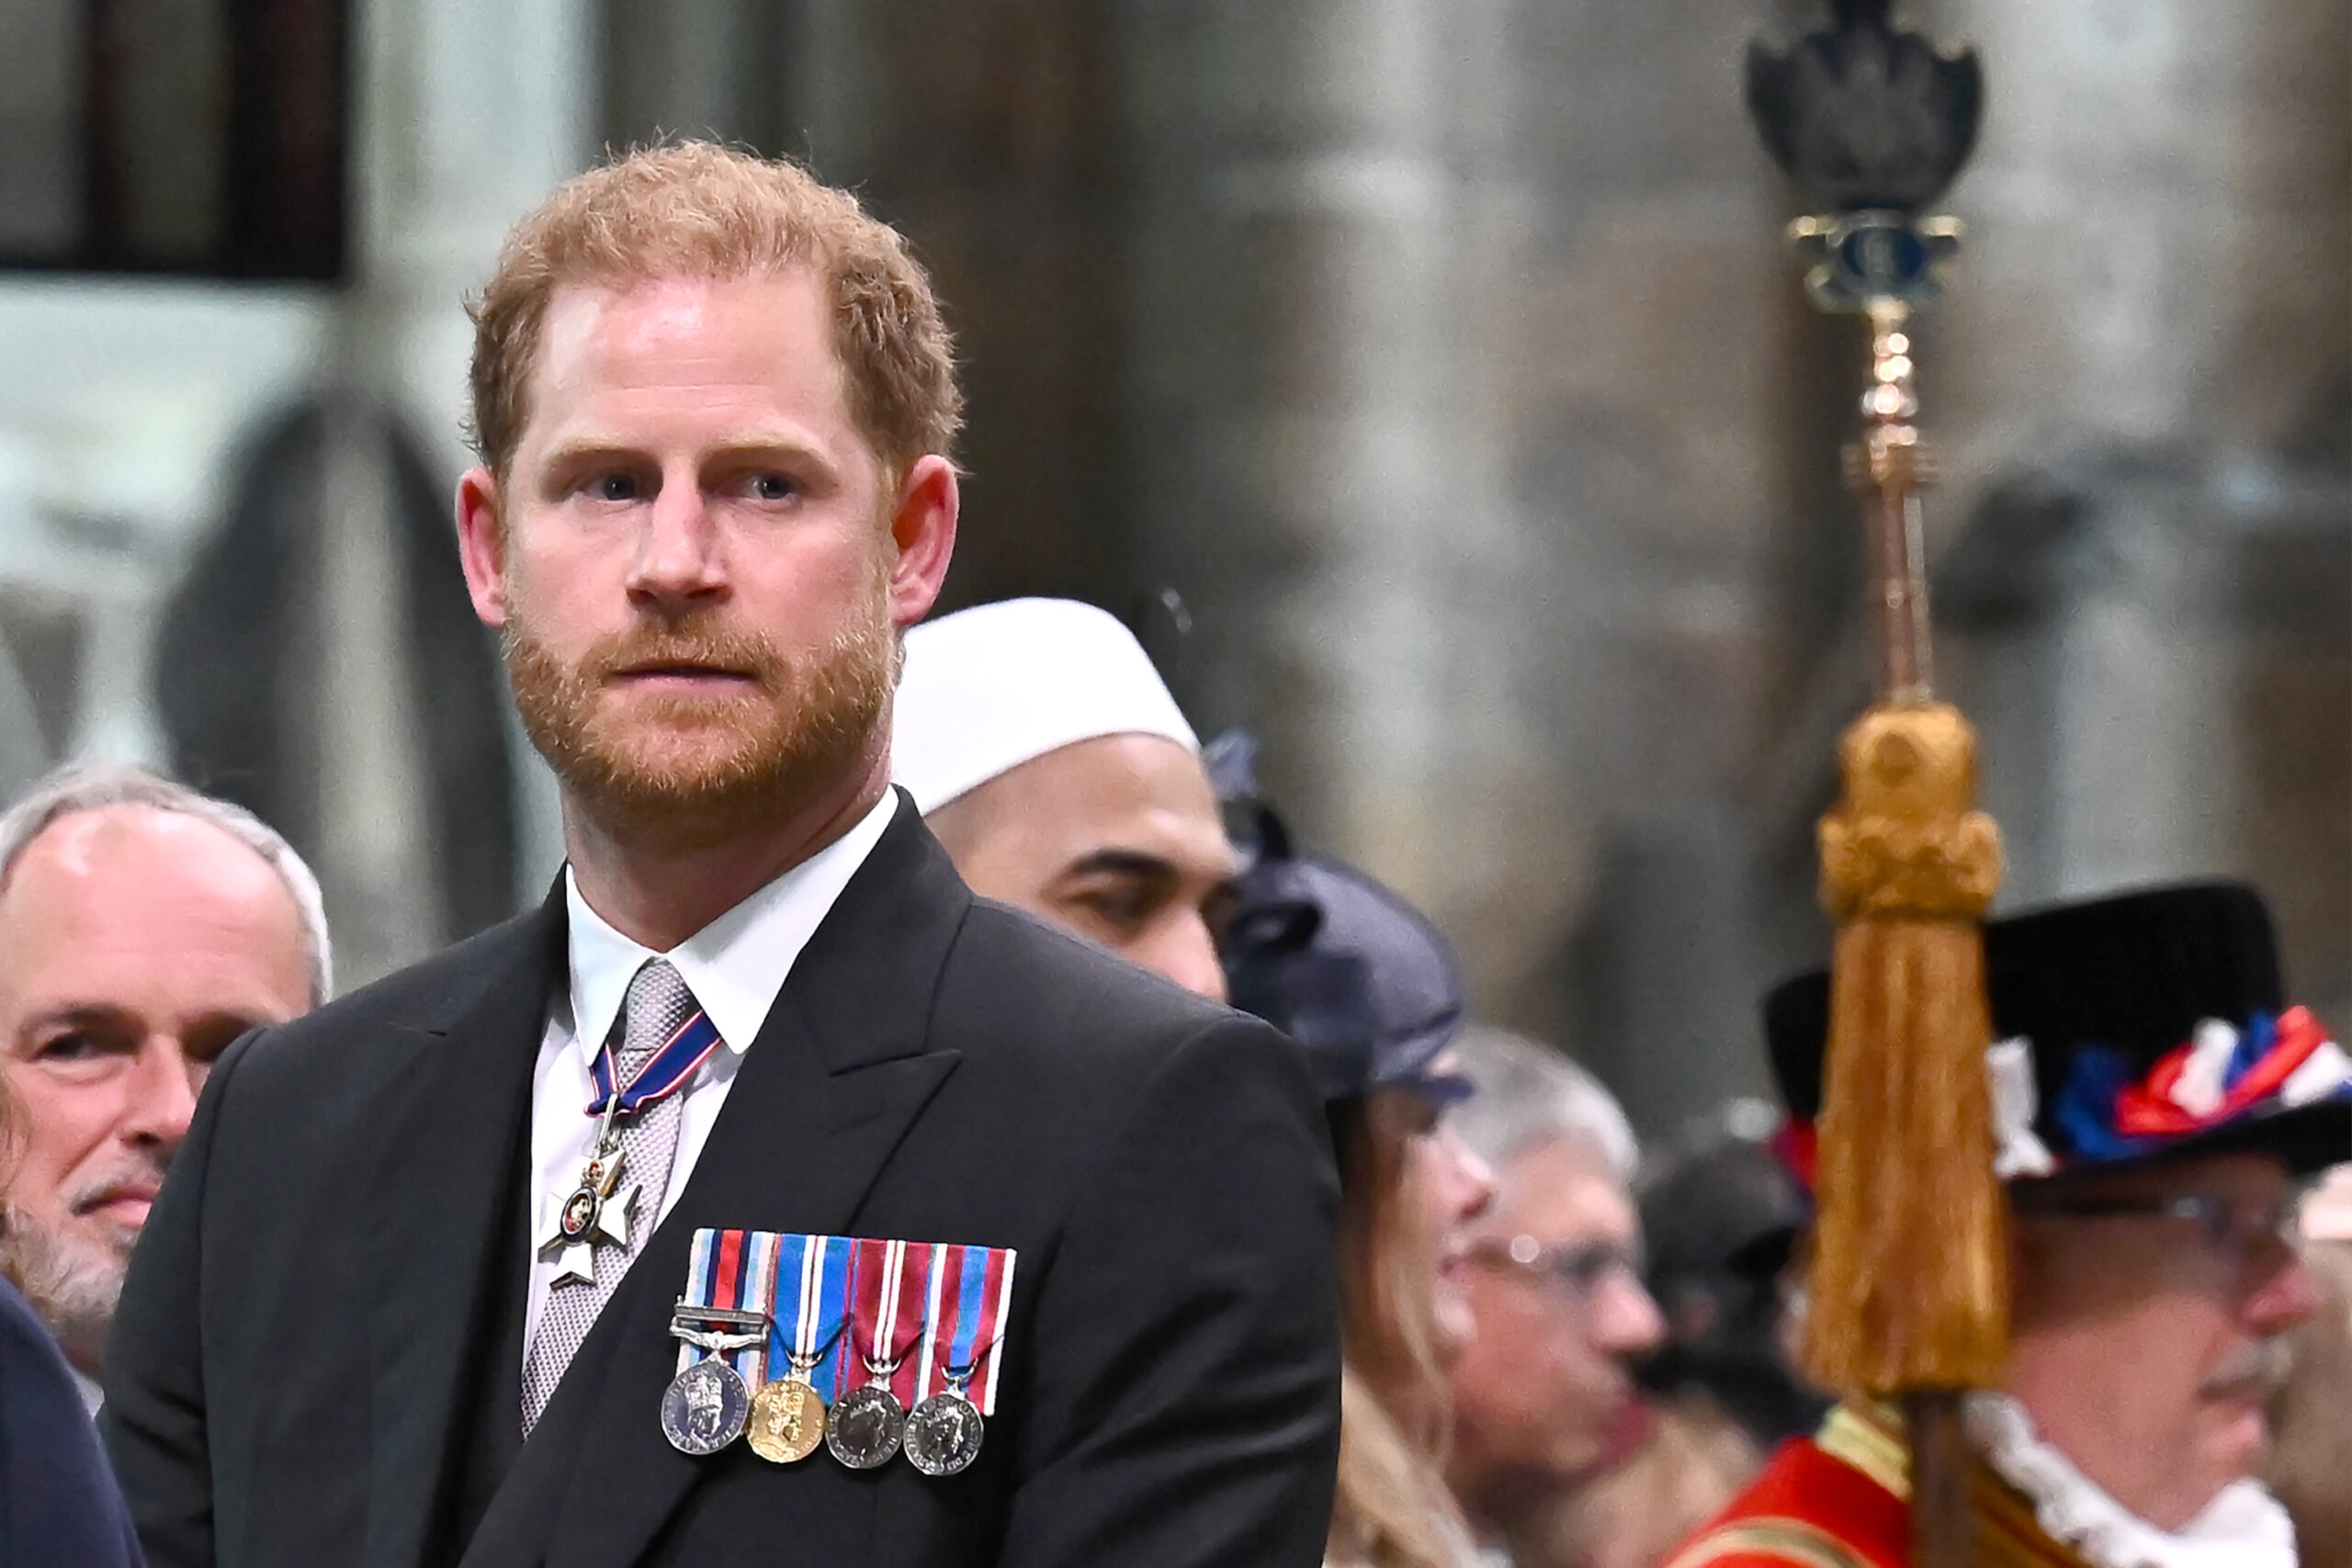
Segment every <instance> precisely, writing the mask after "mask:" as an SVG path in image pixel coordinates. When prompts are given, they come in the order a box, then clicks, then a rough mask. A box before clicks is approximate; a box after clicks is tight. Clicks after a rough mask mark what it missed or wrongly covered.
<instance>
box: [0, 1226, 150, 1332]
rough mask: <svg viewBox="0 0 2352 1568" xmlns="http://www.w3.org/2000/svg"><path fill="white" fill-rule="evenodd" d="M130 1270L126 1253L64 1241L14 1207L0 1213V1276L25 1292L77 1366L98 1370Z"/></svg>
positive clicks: (115, 1249)
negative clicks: (27, 1219)
mask: <svg viewBox="0 0 2352 1568" xmlns="http://www.w3.org/2000/svg"><path fill="white" fill-rule="evenodd" d="M129 1269H130V1257H129V1255H128V1249H127V1248H124V1249H118V1248H116V1247H111V1246H108V1245H107V1244H105V1243H103V1242H99V1243H90V1242H85V1241H83V1240H81V1239H79V1238H78V1237H76V1238H71V1239H66V1238H61V1237H59V1236H56V1235H51V1234H50V1233H48V1232H45V1231H42V1230H40V1229H38V1228H36V1227H35V1226H33V1225H31V1224H28V1223H27V1221H26V1219H25V1217H24V1216H23V1215H22V1214H20V1213H17V1212H16V1211H15V1210H14V1209H13V1208H8V1209H6V1212H5V1213H0V1272H5V1273H6V1275H7V1276H8V1278H9V1279H10V1280H14V1281H15V1282H16V1285H17V1289H18V1290H20V1291H22V1292H24V1293H25V1299H26V1300H27V1301H28V1302H29V1303H32V1308H33V1310H34V1311H35V1312H36V1313H39V1314H40V1319H41V1321H42V1322H43V1323H45V1324H47V1325H49V1331H50V1333H51V1334H52V1335H54V1336H56V1337H57V1342H58V1344H59V1345H60V1346H61V1347H62V1348H64V1351H65V1354H66V1358H67V1359H69V1360H71V1361H73V1362H74V1364H75V1365H76V1366H80V1367H84V1368H85V1369H86V1368H93V1367H96V1365H97V1362H98V1357H99V1354H100V1352H102V1351H103V1350H104V1349H105V1348H106V1339H107V1328H108V1327H109V1326H110V1325H112V1324H113V1323H114V1314H115V1308H116V1307H117V1306H118V1305H119V1303H121V1300H122V1280H123V1275H124V1274H125V1273H126V1272H127V1271H128V1270H129Z"/></svg>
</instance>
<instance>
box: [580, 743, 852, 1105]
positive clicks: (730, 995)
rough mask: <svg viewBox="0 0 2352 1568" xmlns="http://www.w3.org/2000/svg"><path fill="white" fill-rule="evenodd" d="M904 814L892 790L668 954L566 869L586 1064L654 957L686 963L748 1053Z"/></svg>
mask: <svg viewBox="0 0 2352 1568" xmlns="http://www.w3.org/2000/svg"><path fill="white" fill-rule="evenodd" d="M897 807H898V792H897V791H896V790H886V791H884V792H883V795H882V798H881V799H880V800H878V801H876V803H875V805H874V808H873V809H872V810H871V811H868V812H867V813H866V814H865V816H864V817H861V818H858V820H857V821H856V822H855V823H854V825H853V826H852V827H851V828H850V829H849V831H848V832H846V833H843V834H842V836H841V837H840V838H838V839H835V840H833V841H832V842H831V843H830V844H828V845H826V846H825V847H824V848H823V849H821V850H819V851H818V852H816V853H815V854H813V855H810V856H809V858H808V859H807V860H805V861H802V862H801V863H799V864H798V865H796V866H794V867H792V868H791V869H790V870H789V871H786V873H784V874H783V875H781V876H778V877H777V878H775V880H774V881H773V882H770V883H768V884H767V885H766V886H763V887H762V888H761V889H760V890H759V891H758V892H756V893H754V894H752V896H751V897H748V898H746V899H744V900H743V901H742V902H741V903H740V904H738V905H736V906H735V907H734V908H731V909H729V910H728V911H727V912H726V913H725V914H723V915H721V916H719V917H718V919H715V920H713V921H711V922H710V924H708V925H707V926H705V927H703V929H702V930H700V931H696V932H695V934H694V935H692V936H690V937H688V938H687V939H686V940H685V941H684V942H681V943H679V944H678V945H677V946H676V947H674V948H673V949H671V950H670V951H669V952H668V953H655V952H654V951H653V950H652V949H651V948H650V947H645V946H643V945H641V944H639V943H638V942H632V941H630V940H629V939H628V937H625V936H623V935H622V934H621V933H620V932H618V931H615V930H614V929H613V928H612V926H611V925H609V924H608V923H606V921H605V918H604V917H603V916H601V915H599V914H597V913H596V911H595V910H594V909H592V908H589V907H588V901H587V900H586V899H584V898H582V897H581V896H580V884H579V883H578V881H577V880H576V879H574V877H573V876H572V874H571V867H570V866H568V865H567V866H565V867H564V870H563V901H564V907H565V909H566V910H567V912H568V914H569V916H570V922H569V927H568V930H569V933H570V935H569V944H570V947H571V998H570V999H571V1021H572V1038H573V1043H574V1044H575V1046H576V1047H577V1049H578V1050H579V1052H580V1054H581V1056H582V1059H583V1060H593V1059H594V1056H595V1055H596V1053H597V1052H598V1051H600V1050H602V1049H603V1048H604V1044H605V1037H606V1036H607V1035H609V1034H610V1033H611V1032H612V1030H613V1021H614V1020H615V1019H616V1018H618V1017H619V1016H620V1010H621V1002H622V1000H623V998H626V997H627V995H628V983H629V981H630V979H632V978H633V977H634V976H636V974H637V972H638V970H639V968H641V967H642V966H643V965H644V964H645V961H646V960H647V959H649V958H657V957H659V958H667V959H668V960H669V961H670V962H671V963H672V964H675V965H676V966H677V970H678V976H679V978H681V979H683V980H684V981H685V983H686V989H688V990H690V991H692V992H693V993H694V996H695V1001H696V1002H697V1003H699V1004H700V1005H701V1007H702V1010H703V1011H704V1012H706V1013H707V1014H708V1015H709V1017H710V1021H711V1023H712V1024H713V1025H714V1026H715V1027H717V1029H718V1037H719V1039H720V1040H721V1041H723V1042H724V1043H725V1044H726V1046H727V1048H728V1050H729V1051H730V1052H733V1053H735V1054H736V1055H741V1054H742V1052H743V1051H744V1050H745V1049H746V1048H747V1047H749V1046H750V1044H751V1043H752V1040H753V1039H754V1038H756V1037H757V1036H758V1034H759V1032H760V1025H761V1024H763V1023H764V1022H765V1021H767V1016H768V1012H769V1010H771V1009H772V1008H774V1007H775V998H776V993H777V992H778V991H781V990H782V989H783V988H784V982H785V978H786V976H788V975H790V974H791V973H792V965H793V963H794V962H795V961H796V960H797V959H798V958H799V956H800V951H801V949H802V948H804V947H807V946H808V945H809V938H810V937H812V936H814V935H816V933H817V928H818V926H820V924H822V923H823V922H824V919H825V916H826V915H827V914H828V913H830V912H831V909H832V907H833V903H834V901H835V900H836V899H838V898H839V897H841V895H842V889H843V888H844V887H846V886H849V880H850V878H851V877H853V876H854V875H855V874H857V868H858V867H859V866H861V865H864V864H865V857H866V856H867V855H869V854H871V853H872V852H873V850H874V846H875V844H876V842H878V841H879V840H881V837H882V830H883V829H885V828H888V826H889V825H890V818H891V815H892V813H893V812H894V811H896V809H897Z"/></svg>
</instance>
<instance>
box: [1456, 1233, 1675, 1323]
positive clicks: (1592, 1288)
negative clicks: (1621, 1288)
mask: <svg viewBox="0 0 2352 1568" xmlns="http://www.w3.org/2000/svg"><path fill="white" fill-rule="evenodd" d="M1468 1256H1469V1257H1470V1258H1471V1259H1472V1260H1473V1261H1474V1262H1478V1263H1483V1264H1485V1265H1487V1267H1489V1268H1497V1269H1512V1270H1515V1271H1517V1272H1519V1273H1521V1274H1525V1275H1528V1276H1531V1277H1533V1278H1538V1279H1544V1280H1551V1281H1552V1282H1553V1283H1555V1284H1556V1285H1558V1286H1559V1287H1560V1289H1561V1290H1562V1291H1563V1292H1566V1295H1567V1296H1568V1298H1569V1299H1570V1300H1572V1301H1574V1302H1575V1303H1577V1304H1578V1305H1579V1306H1581V1305H1583V1304H1584V1303H1587V1302H1589V1301H1591V1300H1592V1298H1593V1297H1595V1296H1597V1295H1599V1294H1600V1291H1601V1288H1602V1287H1603V1286H1605V1285H1607V1284H1608V1283H1609V1281H1610V1280H1612V1279H1616V1278H1618V1277H1620V1276H1623V1279H1624V1280H1625V1281H1626V1282H1627V1283H1628V1284H1631V1285H1633V1286H1634V1287H1636V1288H1637V1289H1638V1288H1639V1287H1640V1285H1641V1282H1642V1253H1641V1249H1640V1248H1639V1247H1621V1246H1619V1245H1618V1244H1617V1243H1615V1242H1608V1241H1596V1242H1581V1243H1575V1244H1571V1245H1569V1246H1566V1247H1545V1246H1544V1245H1543V1244H1542V1243H1541V1242H1538V1241H1537V1240H1536V1239H1535V1238H1534V1237H1533V1236H1532V1235H1515V1236H1513V1237H1511V1238H1510V1240H1509V1241H1482V1242H1477V1243H1475V1244H1474V1245H1473V1246H1472V1247H1470V1250H1469V1254H1468Z"/></svg>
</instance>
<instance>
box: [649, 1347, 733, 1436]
mask: <svg viewBox="0 0 2352 1568" xmlns="http://www.w3.org/2000/svg"><path fill="white" fill-rule="evenodd" d="M751 1416H752V1391H751V1390H750V1389H748V1388H745V1387H744V1386H743V1380H742V1379H741V1377H739V1376H737V1375H736V1371H735V1369H734V1368H732V1367H730V1366H729V1365H728V1364H727V1363H726V1362H724V1361H721V1360H717V1359H712V1360H705V1361H696V1362H695V1364H694V1365H693V1366H691V1367H688V1368H687V1369H686V1370H685V1371H682V1372H680V1373H679V1374H678V1375H677V1376H676V1377H674V1378H672V1379H671V1380H670V1386H669V1388H668V1389H667V1390H666V1391H664V1392H663V1393H662V1436H663V1437H665V1438H669V1439H670V1446H671V1447H672V1448H673V1449H676V1450H678V1451H679V1452H680V1453H686V1454H696V1455H700V1454H715V1453H717V1452H718V1450H721V1449H723V1448H725V1447H726V1446H727V1445H728V1444H729V1443H731V1442H733V1441H734V1440H735V1439H736V1438H740V1437H741V1436H742V1435H743V1424H744V1423H745V1422H746V1421H748V1420H750V1419H751Z"/></svg>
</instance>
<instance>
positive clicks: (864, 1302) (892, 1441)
mask: <svg viewBox="0 0 2352 1568" xmlns="http://www.w3.org/2000/svg"><path fill="white" fill-rule="evenodd" d="M1013 1260H1014V1255H1013V1253H1012V1250H1011V1249H1009V1248H1006V1247H968V1246H960V1245H956V1244H952V1243H944V1242H941V1243H927V1242H904V1241H882V1240H876V1239H870V1238H867V1237H863V1236H827V1235H786V1234H780V1233H777V1232H775V1231H747V1230H701V1231H697V1232H695V1240H694V1251H693V1254H692V1260H691V1263H690V1265H689V1268H688V1271H687V1278H686V1293H685V1294H684V1295H683V1296H681V1297H679V1298H678V1302H677V1305H676V1308H675V1310H674V1311H673V1314H672V1315H671V1319H670V1332H671V1334H672V1335H673V1337H676V1338H677V1339H678V1341H679V1347H680V1348H679V1356H678V1373H677V1376H676V1377H674V1378H673V1379H672V1380H671V1382H670V1386H669V1388H668V1389H667V1390H666V1391H665V1392H664V1393H663V1394H662V1434H663V1436H665V1437H667V1438H669V1440H670V1442H671V1445H672V1446H673V1447H674V1448H676V1449H678V1450H680V1451H682V1452H684V1453H689V1454H696V1455H700V1454H713V1453H717V1452H718V1451H719V1450H722V1449H724V1448H726V1447H727V1446H728V1445H729V1444H730V1443H732V1442H734V1441H735V1440H736V1438H744V1439H746V1440H747V1441H748V1442H749V1444H750V1446H751V1449H752V1452H753V1453H756V1454H758V1455H759V1456H760V1457H761V1458H762V1459H764V1460H767V1461H771V1462H774V1463H776V1464H793V1463H797V1462H798V1461H801V1460H804V1459H807V1458H809V1456H810V1455H811V1454H813V1453H815V1452H816V1451H817V1450H818V1449H819V1448H820V1447H821V1448H823V1449H824V1450H826V1451H827V1452H828V1453H830V1454H831V1455H832V1456H833V1458H834V1459H836V1460H837V1461H840V1462H841V1463H842V1464H844V1465H847V1466H848V1467H849V1468H851V1469H852V1470H875V1469H878V1468H880V1467H881V1466H883V1465H886V1464H888V1463H889V1462H890V1461H891V1460H893V1459H895V1458H897V1457H898V1456H899V1454H900V1453H904V1454H905V1455H906V1456H907V1460H908V1461H909V1462H910V1463H911V1464H912V1465H913V1466H914V1467H915V1468H916V1469H917V1470H920V1471H922V1472H923V1473H924V1474H926V1475H933V1476H944V1475H954V1474H956V1472H959V1471H963V1470H966V1469H968V1468H969V1467H970V1466H971V1464H972V1461H974V1460H976V1459H978V1457H979V1453H980V1442H981V1438H983V1436H984V1435H985V1432H986V1427H987V1421H986V1418H987V1417H988V1416H993V1415H994V1414H995V1413H996V1389H997V1371H998V1356H997V1348H998V1344H999V1342H1000V1340H1001V1336H1002V1333H1003V1325H1004V1321H1005V1314H1006V1312H1007V1309H1008V1308H1009V1306H1010V1304H1011V1302H1012V1265H1013Z"/></svg>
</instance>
